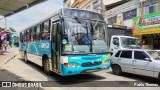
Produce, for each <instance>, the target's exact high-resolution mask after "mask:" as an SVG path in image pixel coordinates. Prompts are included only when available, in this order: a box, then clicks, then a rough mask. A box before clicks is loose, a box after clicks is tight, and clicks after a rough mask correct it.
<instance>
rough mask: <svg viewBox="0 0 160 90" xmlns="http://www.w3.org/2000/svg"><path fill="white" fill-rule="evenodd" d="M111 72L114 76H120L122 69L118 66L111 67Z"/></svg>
mask: <svg viewBox="0 0 160 90" xmlns="http://www.w3.org/2000/svg"><path fill="white" fill-rule="evenodd" d="M112 71H113V74H114V75H121V74H122V69H121V67H120V66H119V65H113V66H112Z"/></svg>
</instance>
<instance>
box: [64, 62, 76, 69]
mask: <svg viewBox="0 0 160 90" xmlns="http://www.w3.org/2000/svg"><path fill="white" fill-rule="evenodd" d="M64 66H65V67H67V68H74V67H75V68H76V67H79V64H78V63H64Z"/></svg>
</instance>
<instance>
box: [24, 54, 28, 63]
mask: <svg viewBox="0 0 160 90" xmlns="http://www.w3.org/2000/svg"><path fill="white" fill-rule="evenodd" d="M24 61H25V63H28V58H27V53H25V54H24Z"/></svg>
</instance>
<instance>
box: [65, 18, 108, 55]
mask: <svg viewBox="0 0 160 90" xmlns="http://www.w3.org/2000/svg"><path fill="white" fill-rule="evenodd" d="M64 23H65V35H64V36H63V38H62V44H63V45H62V49H63V53H68V54H86V53H105V52H107V51H108V47H107V44H106V42H105V30H106V26H105V25H106V24H105V23H104V22H100V21H90V20H82V19H79V18H65V19H64Z"/></svg>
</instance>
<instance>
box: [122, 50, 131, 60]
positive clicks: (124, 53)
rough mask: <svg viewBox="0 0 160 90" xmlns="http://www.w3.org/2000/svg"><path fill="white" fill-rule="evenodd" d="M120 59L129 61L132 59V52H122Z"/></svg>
mask: <svg viewBox="0 0 160 90" xmlns="http://www.w3.org/2000/svg"><path fill="white" fill-rule="evenodd" d="M120 57H121V58H129V59H131V58H132V51H122V53H121V56H120Z"/></svg>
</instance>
